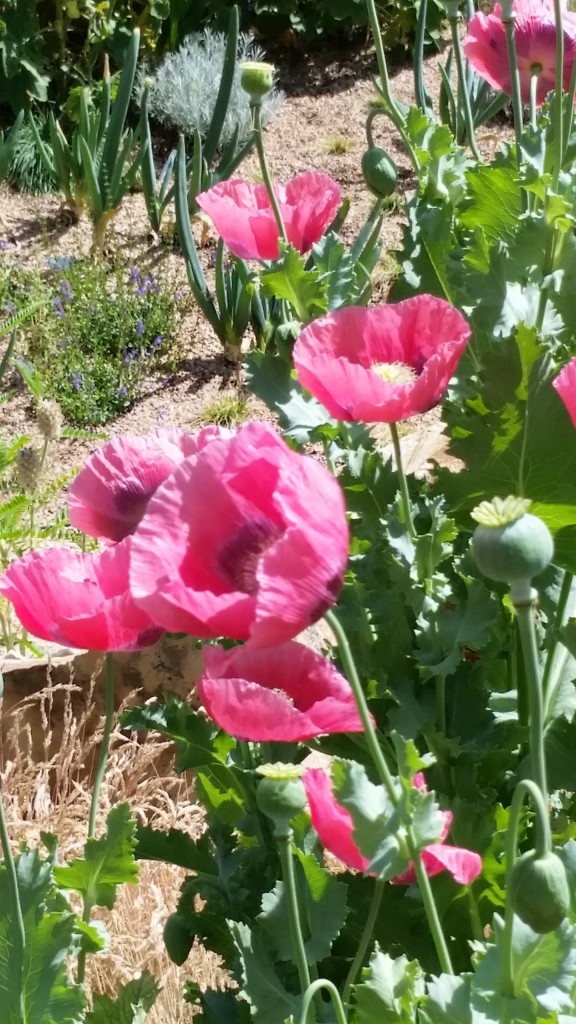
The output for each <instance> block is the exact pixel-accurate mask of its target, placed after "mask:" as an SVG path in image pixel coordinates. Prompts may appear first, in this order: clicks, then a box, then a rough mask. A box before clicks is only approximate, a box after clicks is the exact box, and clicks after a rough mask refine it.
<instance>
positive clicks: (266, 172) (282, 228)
mask: <svg viewBox="0 0 576 1024" xmlns="http://www.w3.org/2000/svg"><path fill="white" fill-rule="evenodd" d="M252 118H253V123H254V133H255V135H256V152H257V153H258V160H259V162H260V170H261V172H262V179H263V181H264V185H265V186H266V191H267V193H268V198H269V200H270V206H271V207H272V212H273V214H274V219H275V221H276V224H277V226H278V231H279V234H280V238H282V239H283V240H284V241H285V242H287V241H288V235H287V234H286V225H285V224H284V220H283V218H282V211H281V210H280V204H279V202H278V197H277V195H276V193H275V191H274V185H273V184H272V176H271V174H270V168H269V167H268V160H267V159H266V153H265V152H264V141H263V138H262V119H261V117H260V104H259V103H253V104H252Z"/></svg>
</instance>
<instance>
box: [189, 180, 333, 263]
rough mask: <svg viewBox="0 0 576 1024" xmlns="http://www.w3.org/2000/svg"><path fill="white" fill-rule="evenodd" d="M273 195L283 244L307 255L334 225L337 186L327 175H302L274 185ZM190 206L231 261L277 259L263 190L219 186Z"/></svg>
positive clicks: (273, 223) (275, 235)
mask: <svg viewBox="0 0 576 1024" xmlns="http://www.w3.org/2000/svg"><path fill="white" fill-rule="evenodd" d="M275 193H276V195H277V197H278V202H279V205H280V210H281V213H282V219H283V221H284V227H285V228H286V234H287V236H288V241H289V242H290V244H291V245H293V246H294V248H295V249H298V251H299V252H308V250H309V249H311V248H312V246H313V245H314V242H317V241H318V239H320V238H322V235H323V234H324V232H325V231H326V228H327V227H328V226H329V224H330V223H331V222H332V220H333V219H334V216H335V214H336V211H337V210H338V207H339V206H340V203H341V200H342V194H341V192H340V188H339V186H338V185H337V184H336V182H335V181H334V180H333V179H332V178H330V177H329V175H327V174H320V173H319V172H318V171H305V172H304V173H303V174H297V175H296V177H295V178H292V179H291V180H290V181H289V182H287V184H286V185H276V186H275ZM196 202H197V203H198V206H199V207H200V209H201V210H203V211H204V213H207V214H208V216H209V217H210V219H211V220H212V221H213V223H214V227H215V228H216V231H217V232H218V234H219V235H220V236H221V238H223V240H224V242H225V243H226V245H227V246H228V248H229V249H230V251H231V252H233V253H234V255H235V256H239V257H240V258H241V259H243V260H276V259H278V256H279V249H278V237H279V232H278V225H277V224H276V220H275V217H274V213H273V211H272V207H271V205H270V199H269V198H268V193H267V191H266V186H265V185H261V184H260V185H252V184H251V183H250V182H248V181H239V180H234V179H232V180H229V181H221V182H219V183H218V185H214V187H213V188H210V189H208V191H207V192H201V193H200V195H199V196H197V197H196Z"/></svg>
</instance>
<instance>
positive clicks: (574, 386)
mask: <svg viewBox="0 0 576 1024" xmlns="http://www.w3.org/2000/svg"><path fill="white" fill-rule="evenodd" d="M552 387H554V388H555V389H556V391H557V392H558V394H559V395H560V398H561V399H562V401H563V402H564V405H565V406H566V410H567V412H568V415H569V416H570V419H571V420H572V423H573V424H574V426H575V427H576V356H575V357H574V359H571V360H570V362H569V363H567V364H566V366H565V367H564V369H563V370H561V371H560V373H559V374H558V376H557V377H556V378H555V379H554V380H553V381H552Z"/></svg>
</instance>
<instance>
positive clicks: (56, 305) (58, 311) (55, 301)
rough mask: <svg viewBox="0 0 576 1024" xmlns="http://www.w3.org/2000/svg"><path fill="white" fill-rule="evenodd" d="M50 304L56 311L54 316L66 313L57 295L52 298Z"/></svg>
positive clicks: (61, 315)
mask: <svg viewBox="0 0 576 1024" xmlns="http://www.w3.org/2000/svg"><path fill="white" fill-rule="evenodd" d="M52 304H53V306H54V309H55V311H56V316H59V317H63V316H66V313H65V312H64V306H63V305H62V303H61V301H60V299H59V298H58V296H56V298H55V299H53V302H52Z"/></svg>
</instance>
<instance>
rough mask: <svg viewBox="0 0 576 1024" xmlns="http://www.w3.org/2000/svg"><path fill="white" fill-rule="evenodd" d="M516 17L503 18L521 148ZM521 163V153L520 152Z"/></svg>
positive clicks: (515, 124) (513, 106)
mask: <svg viewBox="0 0 576 1024" xmlns="http://www.w3.org/2000/svg"><path fill="white" fill-rule="evenodd" d="M514 21H515V15H514V14H512V16H511V17H510V18H502V22H503V24H504V31H505V33H506V49H507V51H508V64H509V66H510V79H511V82H512V110H513V113H514V135H515V137H516V145H517V146H519V145H520V142H521V140H522V95H521V92H520V75H519V74H518V55H517V53H516V40H515V38H514ZM518 161H520V152H518Z"/></svg>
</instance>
